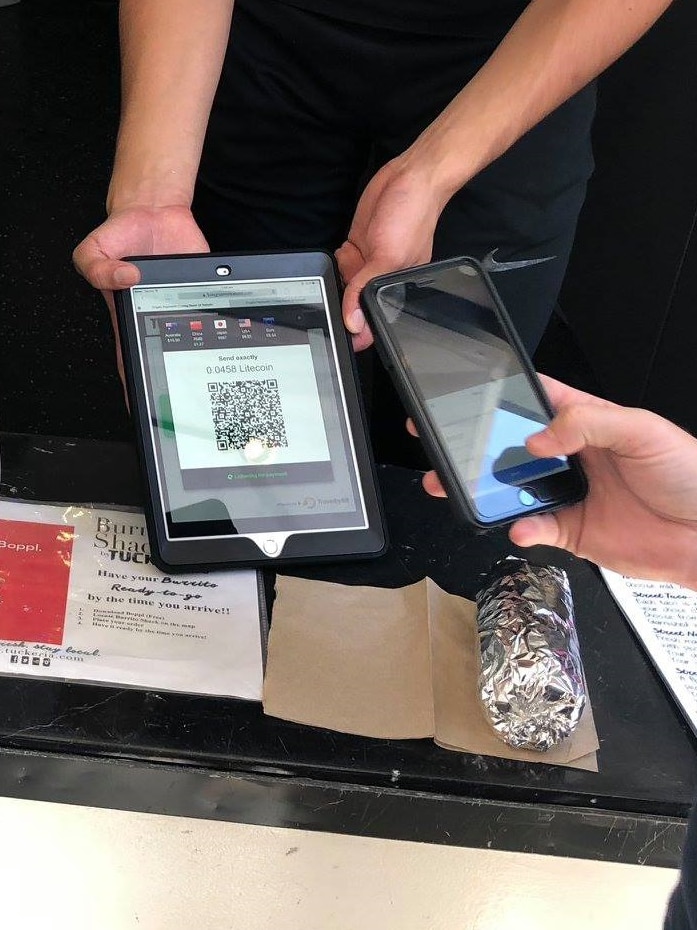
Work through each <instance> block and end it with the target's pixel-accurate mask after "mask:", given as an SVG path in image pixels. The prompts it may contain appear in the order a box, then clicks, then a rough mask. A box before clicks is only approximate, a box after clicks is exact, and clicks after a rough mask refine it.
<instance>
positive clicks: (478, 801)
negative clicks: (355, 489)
mask: <svg viewBox="0 0 697 930" xmlns="http://www.w3.org/2000/svg"><path fill="white" fill-rule="evenodd" d="M0 462H1V472H0V494H2V496H4V497H7V498H10V499H36V500H42V501H47V502H51V501H61V502H74V503H102V504H122V505H137V504H138V503H139V502H140V499H141V494H140V482H139V478H138V473H137V468H136V463H135V456H134V452H133V449H132V447H131V446H130V445H129V444H127V443H113V442H94V441H90V440H68V439H65V438H51V437H37V436H31V435H16V434H0ZM379 478H380V484H381V488H382V494H383V499H384V504H385V509H386V513H387V519H388V528H389V533H390V538H391V546H390V549H389V551H388V552H387V554H386V555H385V556H383V557H382V558H380V559H378V560H373V561H368V562H361V563H351V564H348V563H345V564H341V565H325V566H322V567H316V568H314V569H306V570H304V571H303V572H296V574H302V575H304V576H306V577H313V578H321V579H325V580H330V581H337V582H342V583H349V584H370V585H376V586H385V587H395V586H399V585H404V584H410V583H412V582H414V581H417V580H419V579H421V578H423V577H424V576H425V575H429V576H430V577H432V578H433V579H434V580H435V581H436V582H437V583H438V584H439V585H441V586H442V587H443V588H445V589H446V590H448V591H450V592H452V593H455V594H461V595H464V596H467V597H472V596H473V595H474V593H475V591H476V590H477V588H478V586H479V584H480V582H481V579H482V577H483V575H484V573H485V572H486V571H487V570H488V569H489V568H490V567H491V565H492V564H493V563H494V562H495V561H496V560H497V559H499V558H501V557H502V556H505V555H508V554H522V553H521V552H520V551H517V550H515V548H514V547H512V546H511V544H510V543H509V542H508V540H507V537H506V534H505V531H497V532H491V533H487V534H483V535H474V534H472V533H470V532H469V531H468V530H467V529H466V528H463V527H461V526H456V525H455V524H454V522H453V521H452V520H451V518H450V512H449V509H448V504H447V502H445V501H442V500H436V499H433V498H430V497H428V496H427V495H426V494H425V493H424V492H423V490H422V488H421V483H420V474H419V473H417V472H414V471H410V470H407V469H400V468H395V467H391V466H383V467H381V468H380V469H379ZM528 555H530V553H528ZM534 556H535V559H536V560H538V561H545V562H547V563H548V564H553V565H558V566H559V567H562V568H564V569H566V571H567V572H568V574H569V578H570V582H571V588H572V592H573V596H574V602H575V607H576V621H577V627H578V633H579V639H580V643H581V651H582V656H583V661H584V666H585V671H586V676H587V680H588V689H589V693H590V698H591V702H592V706H593V712H594V715H595V723H596V727H597V731H598V736H599V740H600V750H599V752H598V764H599V772H597V773H592V772H587V771H581V770H577V769H572V768H565V767H563V766H547V765H541V764H535V765H532V764H527V763H521V762H514V761H511V760H506V759H494V758H491V757H484V756H478V755H468V754H464V753H456V752H450V751H448V750H445V749H441V748H439V747H438V746H436V745H435V744H434V743H433V741H432V740H375V739H367V738H361V737H357V736H350V735H345V734H341V733H335V732H331V731H326V730H321V729H317V728H312V727H307V726H300V725H296V724H293V723H288V722H284V721H282V720H278V719H276V718H271V717H265V716H264V715H263V713H262V711H261V706H260V705H259V704H257V703H253V702H249V703H248V702H243V701H237V700H232V699H222V698H212V697H201V696H194V695H186V694H176V693H167V692H153V691H146V690H137V689H125V688H119V687H106V686H102V685H88V684H76V683H68V682H62V681H40V680H36V679H23V678H17V677H10V676H0V708H2V710H1V712H0V794H4V795H7V796H15V797H29V798H38V799H42V800H53V801H62V802H67V803H80V804H89V805H95V806H107V807H114V808H122V809H131V810H143V811H153V812H160V813H170V814H179V815H184V816H193V817H207V818H221V819H230V820H237V821H241V822H251V823H260V824H272V825H278V826H290V827H302V828H305V829H317V830H329V831H334V832H351V833H358V834H363V835H376V836H384V837H391V838H402V839H413V840H423V841H427V842H438V843H448V844H462V845H468V846H473V845H482V846H487V847H490V848H501V849H516V850H526V851H534V852H543V853H556V854H561V855H573V856H581V857H590V858H601V859H607V860H615V861H629V862H647V863H650V864H654V865H663V866H669V867H675V866H676V865H677V864H678V861H679V854H680V848H681V845H682V841H683V837H684V828H685V818H686V816H687V813H688V811H689V808H690V805H691V802H692V799H693V794H695V793H697V743H696V742H695V740H694V738H693V736H692V735H691V732H690V730H689V728H688V727H687V725H686V724H685V722H684V721H683V719H682V717H681V716H680V714H679V712H678V711H677V709H676V708H675V706H674V704H673V702H672V700H671V698H670V696H669V694H668V692H667V691H666V689H665V688H664V687H663V685H662V683H661V681H660V679H659V678H658V676H657V675H656V674H655V672H654V671H653V668H652V666H651V665H650V663H649V661H648V659H647V658H646V656H645V655H644V653H643V651H642V649H641V647H640V646H639V645H638V643H637V642H636V640H635V639H634V637H633V634H632V633H631V631H630V629H629V627H628V626H627V624H626V623H625V621H624V619H623V617H622V615H621V613H620V612H619V610H618V609H617V608H616V606H615V605H614V602H613V601H612V599H611V597H610V595H609V594H608V593H607V591H606V590H605V588H604V586H603V584H602V581H601V580H600V577H599V575H598V572H597V570H596V569H595V567H594V566H592V565H590V564H589V563H586V562H584V561H582V560H578V559H574V558H572V557H570V556H568V555H566V554H564V553H562V552H559V551H557V550H551V549H547V550H539V549H538V550H537V551H536V552H535V553H534Z"/></svg>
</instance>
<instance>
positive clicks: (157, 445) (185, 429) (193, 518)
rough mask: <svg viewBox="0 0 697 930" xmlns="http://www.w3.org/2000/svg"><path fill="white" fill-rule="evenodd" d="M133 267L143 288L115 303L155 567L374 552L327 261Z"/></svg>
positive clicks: (231, 258)
mask: <svg viewBox="0 0 697 930" xmlns="http://www.w3.org/2000/svg"><path fill="white" fill-rule="evenodd" d="M129 261H131V262H133V264H135V265H136V266H137V267H138V268H139V270H140V272H141V281H140V283H139V284H138V285H136V286H134V287H132V288H130V289H129V290H125V291H119V292H116V294H115V299H116V307H117V314H118V322H119V331H120V338H121V343H122V351H123V356H124V364H125V370H126V380H127V387H128V393H129V399H130V406H131V411H132V414H133V417H134V420H135V425H136V432H137V440H138V451H139V457H140V462H141V467H142V470H143V474H144V477H145V485H146V507H145V510H146V520H147V524H148V533H149V537H150V545H151V550H152V558H153V561H154V562H155V564H157V565H158V566H159V567H160V568H162V569H163V570H165V571H168V572H174V571H177V570H179V571H186V570H191V569H199V570H200V569H202V568H204V569H205V568H209V569H212V568H217V567H219V568H223V567H230V566H231V565H239V566H240V567H243V566H245V567H246V566H252V565H263V564H269V563H271V562H273V563H274V564H279V563H285V564H287V563H297V562H302V561H322V560H328V559H342V558H360V557H368V556H374V555H379V554H380V553H381V552H382V551H384V548H385V544H386V543H385V531H384V527H383V521H382V515H381V508H380V504H379V498H378V493H377V488H376V482H375V474H374V469H373V465H372V458H371V455H370V452H369V448H368V442H367V439H366V430H365V423H364V420H363V413H362V407H361V403H360V399H359V394H358V388H357V382H356V374H355V364H354V360H353V352H352V349H351V346H350V342H349V337H348V335H347V333H346V331H345V329H344V326H343V322H342V318H341V302H340V297H339V291H338V287H337V280H336V272H335V266H334V262H333V259H332V257H331V256H330V255H328V254H326V253H323V252H295V253H291V252H288V253H270V254H258V255H253V254H242V255H212V254H206V255H183V256H162V257H148V258H132V259H129Z"/></svg>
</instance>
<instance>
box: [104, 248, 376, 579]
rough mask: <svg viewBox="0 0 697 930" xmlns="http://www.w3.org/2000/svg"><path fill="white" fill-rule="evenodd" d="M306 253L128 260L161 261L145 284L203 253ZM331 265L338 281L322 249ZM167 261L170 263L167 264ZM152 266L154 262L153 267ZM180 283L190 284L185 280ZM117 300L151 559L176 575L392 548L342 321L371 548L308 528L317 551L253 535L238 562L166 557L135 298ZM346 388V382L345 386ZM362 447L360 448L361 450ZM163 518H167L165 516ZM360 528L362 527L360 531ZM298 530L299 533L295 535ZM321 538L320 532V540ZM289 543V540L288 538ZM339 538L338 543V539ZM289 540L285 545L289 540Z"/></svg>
mask: <svg viewBox="0 0 697 930" xmlns="http://www.w3.org/2000/svg"><path fill="white" fill-rule="evenodd" d="M312 253H320V250H316V249H315V250H308V252H307V253H306V254H308V255H309V254H312ZM302 254H303V253H301V252H298V251H297V250H287V251H285V252H281V251H275V252H269V253H257V252H255V253H251V252H249V253H236V254H235V255H231V254H230V253H201V254H199V255H197V254H184V255H167V256H131V257H129V258H127V259H125V261H131V262H134V263H135V264H137V265H139V267H141V270H142V265H143V264H144V263H147V262H154V261H158V262H161V263H162V268H161V271H159V272H158V274H159V275H160V278H159V280H156V281H155V282H151V281H148V282H147V283H171V282H172V280H173V279H172V274H173V272H174V270H175V269H176V264H177V262H178V261H180V260H182V259H184V260H186V259H191V258H194V259H195V258H205V259H215V260H216V261H224V260H226V259H227V260H228V261H230V260H231V259H234V258H235V257H244V256H249V257H252V258H253V257H259V258H263V257H264V256H265V255H269V256H271V255H274V256H288V257H289V258H290V257H291V256H296V255H302ZM321 254H322V255H323V256H324V257H325V258H326V259H327V260H328V261H329V262H330V264H331V267H332V269H333V271H334V274H335V276H336V281H337V282H338V281H339V280H340V279H339V276H338V271H337V267H336V262H335V259H334V256H333V255H331V254H329V253H321ZM165 262H166V263H167V264H166V265H165V264H164V263H165ZM151 267H152V266H151ZM182 283H186V282H185V281H182ZM114 303H115V307H116V318H117V323H118V330H119V332H118V338H119V342H120V345H121V351H122V356H123V363H124V373H125V379H126V390H127V395H128V401H129V406H130V412H131V417H132V419H133V421H134V422H133V425H134V434H135V442H136V451H137V455H138V461H139V465H140V471H141V478H142V482H143V500H144V506H143V509H144V513H145V519H146V525H147V529H148V537H149V542H150V549H151V558H152V561H153V563H154V564H155V565H156V566H157V567H158V568H159V569H160V570H162V571H164V572H167V573H171V574H176V573H181V572H201V571H213V570H221V569H225V568H263V567H266V568H269V569H272V570H273V569H275V568H276V567H278V568H281V567H283V566H285V565H298V564H307V563H309V562H317V563H322V562H339V561H347V560H356V559H370V558H377V557H379V556H381V555H382V554H383V553H384V552H385V551H386V549H387V547H388V536H387V528H386V523H385V517H384V509H383V506H382V500H381V497H380V492H379V486H378V481H377V471H376V468H375V463H374V460H373V456H372V453H371V451H370V443H369V438H368V429H367V419H366V414H365V409H364V405H363V401H362V396H361V392H360V390H359V387H358V372H357V367H356V362H355V358H354V352H353V348H352V346H351V342H350V336H349V335H348V333H347V332H346V330H345V328H344V327H343V325H342V326H341V327H337V330H339V329H340V331H338V332H337V333H336V336H337V343H338V342H339V340H340V339H341V338H342V334H343V338H344V340H345V342H346V346H347V350H348V351H346V352H342V353H341V355H342V356H343V359H344V364H345V365H346V367H347V368H348V369H349V371H347V370H346V368H344V369H343V370H341V371H340V372H339V374H340V377H341V378H342V380H344V382H345V380H346V378H347V377H348V376H350V377H351V378H352V379H353V390H352V391H351V392H350V396H351V402H350V403H349V404H348V405H347V408H348V410H347V412H348V419H349V424H350V428H351V431H352V432H353V433H354V436H355V434H356V432H357V431H361V435H362V437H363V440H364V441H363V442H362V443H361V446H362V454H360V455H359V456H358V459H359V461H358V465H359V472H360V475H361V478H362V480H363V481H364V482H369V484H368V487H367V488H366V489H365V490H366V498H367V500H366V507H367V509H368V512H369V524H370V527H371V530H370V531H363V532H365V533H366V539H367V534H368V533H370V535H371V538H370V540H369V541H367V542H366V546H367V548H366V549H365V550H359V551H355V552H354V551H350V552H336V551H324V552H323V551H321V550H322V545H323V544H325V545H326V544H327V537H329V536H330V535H333V536H334V537H339V536H341V534H340V533H334V534H330V533H324V534H322V533H319V532H318V533H317V534H310V533H307V534H305V536H304V540H303V544H307V545H308V547H309V548H310V549H311V548H312V545H311V544H312V542H313V540H310V538H309V537H310V536H313V537H316V539H315V540H314V543H315V547H316V550H317V551H306V552H303V553H301V554H298V555H289V556H285V555H281V556H279V557H275V558H274V557H270V556H265V555H263V553H261V552H260V551H259V550H258V548H257V547H256V546H255V544H254V543H252V541H251V540H248V539H243V537H240V539H239V540H237V541H238V542H244V543H245V544H247V543H248V544H249V546H248V549H249V555H248V557H244V558H242V559H240V560H239V562H238V561H233V560H230V561H228V562H220V561H214V562H212V561H207V560H205V559H204V560H201V561H191V562H187V563H186V564H184V563H180V562H177V563H172V562H170V561H168V560H167V558H165V556H164V555H163V551H162V550H163V545H162V544H161V539H162V540H163V541H164V537H163V534H162V533H161V531H160V522H161V514H160V509H161V508H158V506H157V503H156V502H155V495H156V488H157V477H156V466H155V452H154V449H153V448H152V443H151V442H150V439H149V429H148V426H147V417H148V409H147V403H146V399H145V390H144V386H143V385H142V379H141V377H140V368H139V366H138V365H137V364H136V356H137V351H138V350H137V342H136V340H135V336H134V334H133V329H132V320H131V300H130V293H129V291H116V292H114ZM345 387H346V385H345ZM357 452H358V450H357ZM162 519H163V518H162ZM357 532H359V531H357ZM296 535H299V534H296ZM344 536H345V537H346V538H348V536H347V532H346V531H344ZM319 537H322V539H320V538H319ZM289 542H290V539H289ZM336 542H337V541H336V540H335V541H334V544H336ZM286 545H287V544H286ZM331 546H332V544H328V545H327V549H329V550H331Z"/></svg>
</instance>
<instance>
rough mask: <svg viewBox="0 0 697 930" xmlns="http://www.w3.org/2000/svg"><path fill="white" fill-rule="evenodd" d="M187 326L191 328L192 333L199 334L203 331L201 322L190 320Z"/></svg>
mask: <svg viewBox="0 0 697 930" xmlns="http://www.w3.org/2000/svg"><path fill="white" fill-rule="evenodd" d="M189 326H190V327H191V332H192V333H200V332H201V330H202V329H203V323H202V322H201V320H191V322H190V323H189Z"/></svg>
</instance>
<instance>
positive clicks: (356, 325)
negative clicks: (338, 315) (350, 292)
mask: <svg viewBox="0 0 697 930" xmlns="http://www.w3.org/2000/svg"><path fill="white" fill-rule="evenodd" d="M364 326H365V317H364V316H363V311H362V310H361V308H360V307H356V309H355V310H354V311H353V312H352V313H351V315H350V316H349V322H348V328H349V330H350V331H351V332H352V333H360V331H361V330H362V329H363V327H364Z"/></svg>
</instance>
